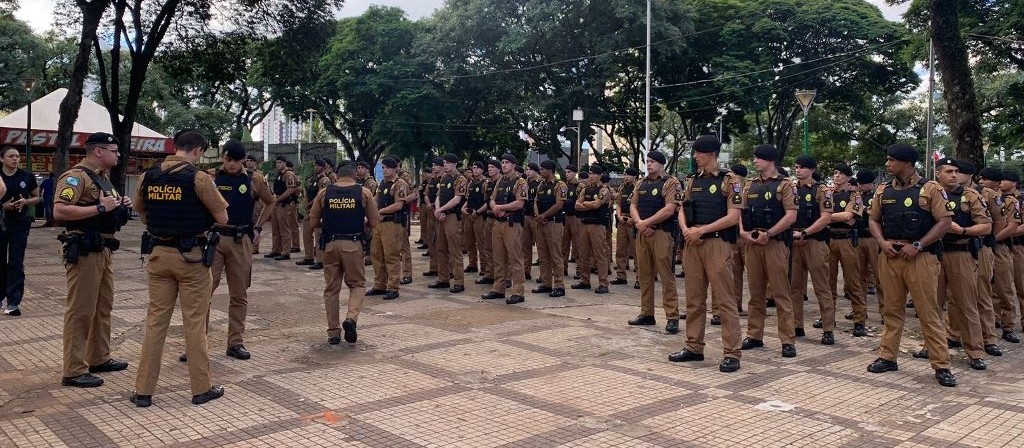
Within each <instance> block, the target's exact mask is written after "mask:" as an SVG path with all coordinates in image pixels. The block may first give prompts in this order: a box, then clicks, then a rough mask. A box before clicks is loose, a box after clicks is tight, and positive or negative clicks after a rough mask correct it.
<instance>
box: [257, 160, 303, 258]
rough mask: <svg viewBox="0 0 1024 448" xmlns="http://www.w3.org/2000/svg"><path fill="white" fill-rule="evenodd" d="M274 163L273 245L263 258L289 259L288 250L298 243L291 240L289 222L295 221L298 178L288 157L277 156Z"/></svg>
mask: <svg viewBox="0 0 1024 448" xmlns="http://www.w3.org/2000/svg"><path fill="white" fill-rule="evenodd" d="M274 163H275V167H276V168H277V178H275V179H274V196H275V198H274V212H273V213H274V245H273V248H272V249H271V251H270V253H269V254H266V255H264V256H263V258H273V259H275V260H279V261H280V260H290V259H291V254H290V253H289V251H290V250H291V248H293V247H295V245H297V244H299V242H298V241H297V240H296V241H292V232H291V224H290V221H296V201H297V200H298V197H299V179H298V177H296V176H295V173H294V172H292V170H290V169H288V159H286V158H285V157H284V156H278V157H277V159H276V160H275V162H274ZM297 223H298V222H297V221H296V224H297ZM296 252H297V251H296Z"/></svg>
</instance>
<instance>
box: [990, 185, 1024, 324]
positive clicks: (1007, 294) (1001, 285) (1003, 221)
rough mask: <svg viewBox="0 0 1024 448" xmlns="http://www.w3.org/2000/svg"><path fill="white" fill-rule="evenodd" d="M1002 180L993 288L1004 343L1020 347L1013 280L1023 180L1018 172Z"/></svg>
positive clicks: (998, 202)
mask: <svg viewBox="0 0 1024 448" xmlns="http://www.w3.org/2000/svg"><path fill="white" fill-rule="evenodd" d="M1001 175H1002V179H1001V180H1000V182H999V184H998V191H999V198H997V200H996V204H997V205H999V207H1000V209H1001V210H1000V212H999V214H998V215H996V216H995V217H994V218H995V219H994V221H995V224H996V225H995V228H996V242H997V243H999V244H998V245H997V246H996V251H995V254H996V260H995V264H994V268H993V269H994V271H995V274H994V276H995V281H994V282H993V288H994V289H995V296H996V299H997V300H996V301H997V303H999V310H1000V313H999V322H1000V324H1001V326H1002V328H1003V340H1004V341H1006V342H1010V343H1014V344H1018V343H1020V338H1019V337H1018V336H1017V335H1016V334H1015V333H1014V332H1013V330H1014V327H1015V326H1016V322H1017V319H1018V318H1019V317H1020V316H1021V315H1022V314H1021V313H1020V312H1019V310H1018V309H1017V304H1016V303H1015V302H1016V301H1015V300H1014V297H1015V293H1014V286H1015V285H1014V283H1016V279H1014V280H1013V281H1011V280H1009V279H1011V278H1014V276H1015V275H1016V272H1015V269H1016V266H1015V265H1016V260H1015V258H1014V257H1015V254H1014V250H1015V248H1016V241H1015V240H1014V236H1015V235H1017V233H1018V231H1019V230H1020V227H1021V224H1022V222H1021V205H1020V201H1019V200H1018V199H1017V195H1016V194H1015V193H1016V184H1017V182H1018V181H1019V179H1020V176H1019V175H1018V174H1017V172H1016V171H1012V170H1002V171H1001Z"/></svg>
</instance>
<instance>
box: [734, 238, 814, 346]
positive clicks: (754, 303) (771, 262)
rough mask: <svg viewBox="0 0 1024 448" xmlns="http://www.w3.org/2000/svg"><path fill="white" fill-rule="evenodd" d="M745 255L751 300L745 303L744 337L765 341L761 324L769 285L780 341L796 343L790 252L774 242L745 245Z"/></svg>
mask: <svg viewBox="0 0 1024 448" xmlns="http://www.w3.org/2000/svg"><path fill="white" fill-rule="evenodd" d="M745 256H746V260H745V261H746V263H747V283H748V285H747V287H748V288H749V289H750V301H749V302H747V313H749V315H748V316H747V337H749V338H751V339H757V340H762V341H763V340H764V326H765V323H764V322H765V317H766V316H767V315H768V310H767V308H766V304H765V300H764V298H765V292H766V290H767V288H768V287H769V286H770V287H771V296H772V297H773V298H774V299H775V310H776V312H777V313H778V316H777V317H776V320H777V321H778V328H779V340H781V341H782V343H783V344H793V343H794V342H795V341H796V331H795V329H794V321H793V301H792V300H791V298H790V287H789V276H788V266H789V249H788V248H787V247H786V243H784V242H782V241H779V240H774V239H773V240H769V241H768V244H765V245H763V246H762V245H760V244H748V245H747V252H746V254H745ZM801 300H803V298H802V297H801Z"/></svg>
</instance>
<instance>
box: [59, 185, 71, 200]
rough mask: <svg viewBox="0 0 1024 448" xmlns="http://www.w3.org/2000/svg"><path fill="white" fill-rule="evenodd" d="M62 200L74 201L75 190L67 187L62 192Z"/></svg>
mask: <svg viewBox="0 0 1024 448" xmlns="http://www.w3.org/2000/svg"><path fill="white" fill-rule="evenodd" d="M60 198H61V199H63V200H65V201H72V200H74V199H75V189H74V188H71V187H65V188H64V189H63V190H61V191H60Z"/></svg>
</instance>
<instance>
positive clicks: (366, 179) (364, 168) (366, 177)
mask: <svg viewBox="0 0 1024 448" xmlns="http://www.w3.org/2000/svg"><path fill="white" fill-rule="evenodd" d="M355 180H356V183H357V184H359V185H362V186H364V187H366V188H367V189H368V190H370V194H372V195H375V194H377V186H378V184H377V179H375V178H374V177H373V173H372V172H371V171H370V164H369V163H367V162H366V161H362V160H361V161H359V162H358V163H356V179H355ZM372 236H373V231H372V230H370V229H366V231H365V232H363V237H364V238H366V241H364V242H363V247H364V248H365V249H364V251H363V265H364V266H369V265H371V264H372V263H373V261H372V260H370V247H371V245H372V242H371V241H370V239H371V237H372Z"/></svg>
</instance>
